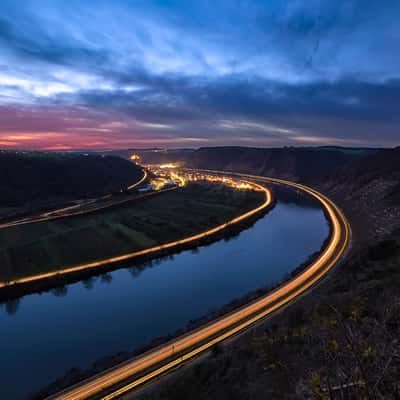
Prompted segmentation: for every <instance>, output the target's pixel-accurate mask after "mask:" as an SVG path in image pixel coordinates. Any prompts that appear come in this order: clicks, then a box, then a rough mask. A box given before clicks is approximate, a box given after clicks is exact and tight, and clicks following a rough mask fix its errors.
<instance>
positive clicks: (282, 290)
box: [49, 171, 350, 400]
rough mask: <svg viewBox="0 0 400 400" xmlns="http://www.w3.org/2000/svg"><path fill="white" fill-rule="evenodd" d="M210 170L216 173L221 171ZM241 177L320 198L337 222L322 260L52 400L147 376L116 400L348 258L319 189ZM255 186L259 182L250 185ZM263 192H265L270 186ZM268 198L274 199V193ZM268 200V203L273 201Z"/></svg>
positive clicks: (341, 225) (339, 227)
mask: <svg viewBox="0 0 400 400" xmlns="http://www.w3.org/2000/svg"><path fill="white" fill-rule="evenodd" d="M208 172H212V173H217V172H218V171H208ZM236 175H238V176H241V177H245V178H247V179H256V180H258V181H263V182H270V183H271V182H272V183H279V184H283V185H288V186H290V187H293V188H296V189H299V190H302V191H303V192H305V193H308V194H309V195H311V196H312V197H314V198H315V199H317V200H318V201H319V202H320V203H321V204H322V206H323V207H324V209H325V211H326V212H327V215H328V217H329V220H330V222H331V224H332V231H331V236H330V241H329V244H328V245H327V246H326V248H325V249H324V250H323V251H322V252H321V254H320V255H319V257H318V258H317V259H316V260H315V261H314V262H313V263H312V264H311V265H310V266H309V267H308V268H307V269H305V270H304V271H303V272H302V273H300V274H299V275H297V276H296V277H294V278H292V279H291V280H289V281H288V282H286V283H284V284H283V285H281V286H280V287H278V288H277V289H275V290H274V291H272V292H270V293H268V294H266V295H265V296H263V297H261V298H259V299H258V300H256V301H254V302H252V303H250V304H247V305H245V306H243V307H241V308H239V309H237V310H235V311H233V312H232V313H230V314H227V315H225V316H223V317H221V318H219V319H216V320H214V321H212V322H210V323H209V324H207V325H205V326H202V327H200V328H198V329H196V330H194V331H191V332H189V333H187V334H186V335H182V336H180V337H178V338H176V339H173V340H172V341H170V342H168V343H166V344H164V345H161V346H160V347H158V348H155V349H153V350H150V351H148V352H146V353H144V354H142V355H140V356H138V357H136V358H134V359H132V360H129V361H127V362H125V363H123V364H120V365H118V366H116V367H114V368H112V369H110V370H107V371H105V372H103V373H100V374H98V375H95V376H94V377H91V378H89V379H87V380H85V381H83V382H81V383H79V384H77V385H75V386H73V387H71V388H68V389H66V390H65V391H63V392H61V393H58V394H56V395H54V396H51V397H50V398H49V399H58V400H82V399H87V398H88V397H91V396H94V395H99V394H100V393H102V392H103V391H104V390H105V389H107V388H111V387H113V386H114V385H116V384H118V383H121V382H125V381H126V380H127V379H128V378H130V377H133V376H135V375H140V373H142V374H143V376H136V378H132V379H133V380H132V381H131V382H130V383H128V384H125V385H124V386H123V387H121V388H119V389H114V390H113V391H112V392H111V393H110V394H108V395H103V397H101V398H102V399H103V400H112V399H114V398H117V397H119V396H121V395H123V394H124V393H126V392H128V391H130V390H132V389H134V388H136V387H138V386H140V385H142V384H143V383H145V382H148V381H149V380H151V379H153V378H155V377H158V376H160V375H161V374H163V373H165V372H166V371H168V370H170V369H171V368H174V367H175V366H177V365H179V364H181V363H183V362H185V361H187V360H189V359H191V358H193V357H194V356H196V355H198V354H200V353H201V352H203V351H205V350H207V349H209V348H210V347H211V346H213V345H215V344H216V343H219V342H221V341H222V340H225V339H227V338H228V337H231V336H233V335H235V334H236V333H238V332H240V331H242V330H243V329H245V328H247V327H249V326H251V325H252V324H254V323H255V322H257V321H259V320H261V319H262V318H265V317H266V316H268V315H270V314H271V313H273V312H274V311H276V310H277V309H279V308H281V307H283V306H284V305H287V304H288V303H290V302H291V301H293V300H294V299H296V298H297V297H299V296H300V295H301V294H303V293H304V292H305V291H306V290H307V289H309V288H311V287H312V286H313V285H315V284H316V283H317V282H319V280H320V279H321V278H322V277H324V276H325V275H326V274H327V273H328V272H329V271H330V270H331V269H332V268H333V267H334V266H335V264H336V263H337V262H338V260H339V259H340V258H341V257H342V256H343V254H344V252H345V250H346V247H347V245H348V243H349V238H350V227H349V225H348V222H347V220H346V218H345V216H344V215H343V213H342V212H341V211H340V209H339V208H338V207H337V206H336V205H335V204H334V203H333V202H332V201H331V200H329V199H328V198H327V197H325V196H324V195H322V194H321V193H319V192H317V191H316V190H314V189H311V188H309V187H307V186H304V185H301V184H297V183H292V182H289V181H284V180H280V179H269V178H265V177H259V176H254V175H245V174H236ZM251 184H255V183H253V182H251ZM263 189H264V190H265V188H263ZM266 193H269V191H268V190H267V192H266ZM267 197H269V200H271V198H270V194H268V195H267ZM266 202H268V199H267V200H266ZM163 363H164V364H163Z"/></svg>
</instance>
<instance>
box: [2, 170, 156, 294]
mask: <svg viewBox="0 0 400 400" xmlns="http://www.w3.org/2000/svg"><path fill="white" fill-rule="evenodd" d="M147 176H148V174H147V171H146V170H145V169H143V176H142V177H141V178H140V180H139V181H137V182H136V183H134V184H133V185H130V186H128V188H127V189H128V190H131V189H134V188H135V187H137V186H139V185H141V184H142V183H143V182H144V181H145V180H146V179H147ZM111 197H112V195H111V194H106V195H104V196H102V197H100V199H102V200H106V199H108V198H111ZM97 200H98V199H92V200H88V201H85V202H84V203H83V204H77V205H73V206H69V207H64V208H59V209H57V210H53V211H48V212H46V213H44V214H41V215H39V216H38V217H33V218H23V219H20V220H18V221H13V222H6V223H4V224H0V229H5V228H11V227H13V226H18V225H26V224H35V223H38V222H46V221H52V220H55V219H58V218H63V217H65V216H66V215H65V214H61V215H59V214H60V213H63V212H66V211H71V210H74V209H76V208H80V207H82V206H88V205H90V204H93V203H95V202H96V201H97ZM111 205H112V204H109V205H107V206H99V207H96V208H91V209H88V210H80V211H79V210H78V211H75V212H71V213H69V214H67V216H77V215H83V214H87V213H91V212H94V211H99V210H103V209H105V208H107V207H110V206H111ZM0 287H1V286H0Z"/></svg>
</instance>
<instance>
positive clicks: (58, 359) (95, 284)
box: [0, 189, 329, 400]
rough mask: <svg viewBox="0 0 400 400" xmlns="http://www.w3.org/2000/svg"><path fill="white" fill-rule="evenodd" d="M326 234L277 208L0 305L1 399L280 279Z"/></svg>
mask: <svg viewBox="0 0 400 400" xmlns="http://www.w3.org/2000/svg"><path fill="white" fill-rule="evenodd" d="M328 234H329V227H328V223H327V221H326V219H325V216H324V213H323V211H322V209H321V208H320V207H319V205H318V204H315V203H314V202H313V201H311V200H310V199H309V198H305V197H304V196H302V195H300V194H298V193H295V192H294V191H293V190H282V189H279V190H277V204H276V206H275V207H274V208H273V209H272V210H271V211H270V212H269V213H268V214H267V215H266V216H264V217H262V218H260V219H259V220H258V221H257V222H256V223H255V224H254V225H253V226H252V227H250V228H249V229H247V230H244V231H243V232H241V233H240V234H239V235H238V236H235V237H233V238H230V239H229V240H220V241H218V242H215V243H213V244H210V245H207V246H202V247H200V248H198V249H196V250H195V251H193V250H189V251H183V252H181V253H179V254H176V255H174V256H171V257H168V258H164V259H159V260H154V261H153V262H152V263H147V264H145V265H143V266H141V267H138V266H136V267H131V268H122V269H119V270H116V271H114V272H111V273H108V274H106V275H100V276H98V277H94V278H93V279H90V280H86V281H82V282H78V283H74V284H71V285H67V286H65V287H64V288H61V289H60V288H59V289H56V290H52V291H49V292H45V293H42V294H32V295H28V296H25V297H23V298H21V299H18V300H15V301H12V302H8V303H4V304H0V331H1V342H0V354H1V357H0V368H1V374H0V398H1V399H13V400H18V399H27V398H30V396H31V394H32V393H35V392H37V391H38V390H40V389H42V388H43V387H45V386H46V385H48V384H49V383H50V382H52V381H53V380H55V379H57V378H59V377H61V376H62V375H64V374H65V372H66V371H67V370H70V369H71V368H73V367H74V368H81V369H85V368H88V367H90V366H91V365H92V363H93V362H95V361H96V360H98V359H99V358H102V357H105V356H110V355H113V354H116V353H118V352H121V351H132V350H134V349H137V348H141V347H143V346H144V345H146V344H148V343H150V342H151V341H152V340H154V339H155V338H157V337H161V336H166V335H170V334H174V333H175V332H176V331H177V330H179V329H183V328H185V327H186V326H187V324H188V323H189V321H191V320H193V319H196V318H200V317H202V316H204V315H206V314H207V313H210V312H212V311H216V310H218V309H220V308H221V307H223V306H224V305H226V304H227V303H229V302H230V301H232V300H234V299H237V298H240V297H242V296H245V295H246V294H248V293H249V292H252V291H255V290H257V289H260V288H263V287H266V286H270V285H273V284H274V283H277V282H279V281H281V280H282V279H283V278H284V277H285V276H286V275H287V274H288V273H290V272H291V271H292V270H293V269H294V268H296V267H297V266H298V265H299V264H301V263H303V262H304V261H306V260H307V259H308V257H309V256H310V255H311V254H312V253H314V252H315V251H318V250H319V249H320V248H321V246H322V244H323V242H324V240H325V239H326V237H327V236H328Z"/></svg>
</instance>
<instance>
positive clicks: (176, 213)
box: [0, 184, 264, 281]
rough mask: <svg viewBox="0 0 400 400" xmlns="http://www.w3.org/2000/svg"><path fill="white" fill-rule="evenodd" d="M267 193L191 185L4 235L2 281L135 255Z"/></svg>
mask: <svg viewBox="0 0 400 400" xmlns="http://www.w3.org/2000/svg"><path fill="white" fill-rule="evenodd" d="M263 196H264V195H263V193H261V192H255V191H237V190H235V189H233V188H229V187H226V186H223V185H216V184H190V185H188V186H187V187H185V188H179V189H176V190H173V191H171V192H167V193H162V194H160V195H158V196H154V197H150V198H148V199H145V200H141V201H137V202H133V203H129V205H125V206H121V207H119V208H116V209H112V210H108V211H105V212H102V213H96V214H88V215H84V216H78V217H72V218H65V219H58V220H53V221H47V222H43V223H37V224H29V225H20V226H16V227H12V228H7V229H2V230H0V265H1V271H0V279H1V280H2V281H10V280H13V279H16V278H21V277H25V276H31V275H35V274H39V273H43V272H48V271H55V270H58V269H62V268H65V267H68V266H74V265H78V264H82V263H85V262H90V261H94V260H100V259H104V258H109V257H113V256H117V255H121V254H125V253H128V252H134V251H137V250H141V249H144V248H148V247H152V246H155V245H158V244H162V243H167V242H170V241H174V240H177V239H181V238H184V237H187V236H190V235H193V234H196V233H199V232H201V231H205V230H207V229H209V228H211V227H214V226H216V225H219V224H221V223H223V222H225V221H227V220H229V219H231V218H233V217H234V216H236V215H238V214H240V213H242V212H244V211H246V210H249V209H251V208H254V207H255V206H256V205H258V204H259V203H261V202H262V200H263Z"/></svg>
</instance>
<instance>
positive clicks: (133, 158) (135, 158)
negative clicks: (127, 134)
mask: <svg viewBox="0 0 400 400" xmlns="http://www.w3.org/2000/svg"><path fill="white" fill-rule="evenodd" d="M129 159H130V160H132V161H134V162H136V163H138V162H140V156H139V155H138V154H132V155H131V156H130V157H129Z"/></svg>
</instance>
